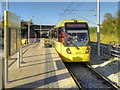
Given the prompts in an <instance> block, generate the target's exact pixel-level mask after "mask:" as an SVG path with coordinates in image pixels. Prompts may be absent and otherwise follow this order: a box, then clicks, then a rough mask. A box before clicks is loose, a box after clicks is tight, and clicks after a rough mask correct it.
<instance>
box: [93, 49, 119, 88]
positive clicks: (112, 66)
mask: <svg viewBox="0 0 120 90" xmlns="http://www.w3.org/2000/svg"><path fill="white" fill-rule="evenodd" d="M96 53H97V52H96V50H92V53H91V66H92V67H93V68H94V69H95V70H96V71H97V72H99V73H100V74H102V75H103V76H105V77H107V78H108V79H109V80H111V81H112V82H113V83H114V84H116V85H118V86H119V87H120V83H119V80H120V59H119V58H114V59H112V60H109V59H101V60H100V59H98V58H97V55H96Z"/></svg>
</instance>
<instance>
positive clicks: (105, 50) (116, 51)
mask: <svg viewBox="0 0 120 90" xmlns="http://www.w3.org/2000/svg"><path fill="white" fill-rule="evenodd" d="M91 47H92V49H93V50H97V43H96V42H92V43H91ZM100 53H101V56H105V57H108V58H110V57H119V58H120V48H117V47H114V46H112V45H108V44H100Z"/></svg>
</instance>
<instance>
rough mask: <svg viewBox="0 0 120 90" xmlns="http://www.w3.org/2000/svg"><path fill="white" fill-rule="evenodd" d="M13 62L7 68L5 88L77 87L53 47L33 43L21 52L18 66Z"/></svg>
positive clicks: (29, 89)
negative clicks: (25, 50) (20, 60)
mask: <svg viewBox="0 0 120 90" xmlns="http://www.w3.org/2000/svg"><path fill="white" fill-rule="evenodd" d="M16 65H17V62H15V63H14V64H13V65H12V66H11V67H10V68H9V73H8V74H9V77H8V78H9V82H10V83H8V84H6V85H5V88H11V89H15V88H16V89H17V88H21V89H23V88H27V90H31V89H33V90H34V89H36V88H78V87H77V85H76V83H75V82H74V80H73V78H72V77H71V75H70V73H69V72H68V70H67V69H66V67H65V65H64V63H63V62H62V60H61V58H60V57H59V55H58V54H57V52H56V51H55V49H54V48H43V46H42V47H41V43H34V44H32V45H31V47H29V48H28V50H27V52H25V53H24V54H23V63H22V64H21V65H20V68H17V67H16Z"/></svg>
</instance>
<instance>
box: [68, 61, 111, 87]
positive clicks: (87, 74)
mask: <svg viewBox="0 0 120 90" xmlns="http://www.w3.org/2000/svg"><path fill="white" fill-rule="evenodd" d="M67 66H69V68H70V70H71V71H72V72H73V73H74V74H75V77H77V79H78V81H79V82H80V83H81V84H82V86H83V87H85V88H89V89H90V88H110V87H109V86H107V85H106V84H105V83H104V82H103V81H102V80H100V79H99V78H98V77H96V76H95V75H94V74H93V73H92V72H91V71H90V70H89V69H88V68H86V67H84V66H83V65H82V64H81V63H74V64H70V65H67Z"/></svg>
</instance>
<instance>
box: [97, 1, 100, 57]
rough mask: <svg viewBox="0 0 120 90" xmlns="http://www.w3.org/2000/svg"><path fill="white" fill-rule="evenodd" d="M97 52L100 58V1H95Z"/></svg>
mask: <svg viewBox="0 0 120 90" xmlns="http://www.w3.org/2000/svg"><path fill="white" fill-rule="evenodd" d="M97 51H98V53H97V54H98V56H100V0H97Z"/></svg>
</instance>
